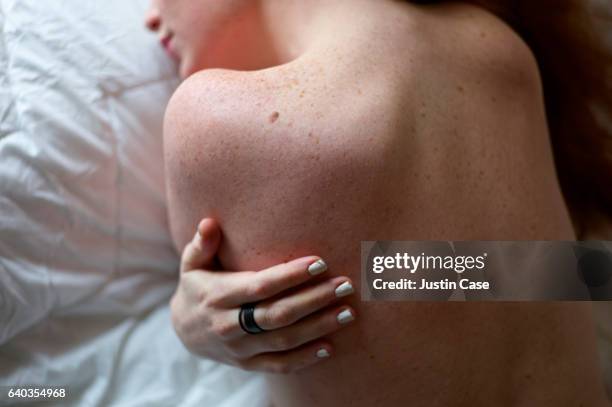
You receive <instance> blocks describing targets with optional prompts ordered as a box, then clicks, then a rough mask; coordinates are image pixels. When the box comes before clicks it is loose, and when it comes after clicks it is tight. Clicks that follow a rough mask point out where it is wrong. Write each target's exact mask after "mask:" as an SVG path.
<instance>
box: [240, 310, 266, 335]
mask: <svg viewBox="0 0 612 407" xmlns="http://www.w3.org/2000/svg"><path fill="white" fill-rule="evenodd" d="M255 305H256V304H255V303H248V304H242V305H241V306H240V313H239V314H238V322H239V323H240V328H242V330H243V331H244V332H246V333H248V334H251V335H255V334H258V333H262V332H264V331H265V329H263V328H262V327H260V326H259V325H257V322H255Z"/></svg>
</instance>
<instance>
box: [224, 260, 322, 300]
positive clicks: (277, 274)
mask: <svg viewBox="0 0 612 407" xmlns="http://www.w3.org/2000/svg"><path fill="white" fill-rule="evenodd" d="M326 270H327V264H325V262H324V261H323V260H322V259H320V258H319V257H316V256H307V257H302V258H299V259H296V260H292V261H290V262H288V263H282V264H278V265H276V266H273V267H270V268H267V269H265V270H261V271H258V272H236V273H231V274H229V275H228V277H227V279H226V281H227V284H225V285H224V287H225V291H222V292H219V296H220V297H222V300H221V301H222V304H223V305H224V306H227V307H235V306H240V305H242V304H245V303H248V302H258V301H261V300H264V299H267V298H270V297H272V296H274V295H276V294H278V293H280V292H282V291H284V290H287V289H289V288H293V287H296V286H298V285H300V284H302V283H304V282H306V281H308V280H310V279H312V278H313V277H314V276H317V275H319V274H321V273H323V272H325V271H326ZM230 279H231V280H232V281H231V284H230Z"/></svg>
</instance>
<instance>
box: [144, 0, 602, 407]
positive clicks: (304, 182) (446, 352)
mask: <svg viewBox="0 0 612 407" xmlns="http://www.w3.org/2000/svg"><path fill="white" fill-rule="evenodd" d="M480 3H482V4H480V7H476V6H474V5H468V4H462V3H445V2H441V3H439V4H438V3H436V4H431V5H422V4H420V5H416V4H412V3H409V2H399V1H391V0H380V1H373V0H339V1H334V2H329V1H324V0H311V1H303V0H302V1H298V0H268V1H252V0H228V1H206V0H201V1H186V0H183V1H177V0H174V1H164V0H156V1H154V7H153V9H152V10H153V11H152V12H151V14H150V16H149V18H148V25H149V27H150V28H152V29H157V30H159V31H160V35H161V41H162V43H163V44H164V46H165V47H166V48H167V49H168V51H169V53H170V54H171V55H174V56H175V57H177V59H178V60H179V61H180V72H181V74H182V75H183V76H184V77H187V76H189V79H188V80H186V81H185V82H184V83H183V85H182V86H181V87H180V89H179V90H177V92H176V93H175V95H174V97H173V99H172V101H171V102H170V105H169V106H168V110H167V114H166V122H165V151H166V158H167V162H166V168H167V181H168V199H169V210H170V219H171V227H172V232H173V236H174V239H175V243H176V245H177V247H178V248H179V249H182V248H183V247H185V250H184V253H183V265H182V272H181V280H180V284H179V288H178V290H177V293H176V294H175V296H174V297H173V300H172V309H173V319H174V324H175V327H176V329H177V332H178V334H179V336H180V337H181V338H182V340H183V342H184V343H185V345H186V346H187V347H188V348H190V349H191V350H192V351H193V352H195V353H198V354H201V355H205V356H208V357H212V358H214V359H217V360H220V361H224V362H227V363H233V364H236V365H238V366H242V367H244V368H247V369H254V370H264V371H270V372H287V373H291V374H287V375H270V376H269V383H270V389H271V391H270V393H271V397H272V399H273V402H274V403H275V405H278V406H284V405H290V406H302V405H304V406H310V405H313V404H314V405H330V406H332V405H333V406H336V405H345V404H346V405H349V404H350V405H357V406H361V405H363V406H371V405H389V406H395V405H410V404H411V403H412V404H413V405H463V404H465V405H487V406H489V405H517V404H518V405H521V404H524V405H589V406H603V405H606V401H605V394H604V391H603V386H602V383H601V379H600V373H599V371H598V368H597V361H596V356H595V343H594V335H593V327H592V321H591V320H590V317H589V315H590V313H589V308H588V305H584V304H571V303H542V304H498V303H496V304H493V303H465V304H463V303H461V304H460V303H452V304H449V303H409V302H406V303H367V304H364V303H360V302H359V301H357V300H356V299H354V298H352V297H351V296H349V297H344V296H345V295H346V294H350V293H351V291H352V289H353V286H354V287H355V289H358V288H359V281H358V278H356V273H357V272H358V270H359V242H360V241H361V240H428V239H431V240H470V239H481V240H485V239H496V240H505V239H508V240H517V239H528V240H536V239H542V240H545V239H574V238H575V237H576V231H575V230H574V228H573V227H572V223H571V220H570V216H569V213H568V210H567V207H566V202H565V201H564V199H563V196H562V193H561V189H560V187H559V183H558V180H557V177H556V173H555V167H554V163H553V155H552V151H551V147H550V143H549V139H548V128H547V122H546V115H545V109H544V103H543V97H542V96H543V95H542V92H541V82H540V76H539V72H538V66H537V65H536V61H535V60H534V58H533V54H532V53H531V50H530V49H529V48H528V47H527V45H526V44H525V42H524V41H523V40H522V39H521V37H519V36H518V35H517V34H516V33H515V31H513V30H512V29H510V28H509V26H508V25H506V24H504V23H503V22H502V20H501V19H500V18H504V19H507V21H509V22H514V21H515V20H514V18H517V20H516V24H522V23H524V24H527V25H530V24H532V23H533V22H531V21H529V18H527V17H529V16H530V14H523V13H526V11H528V10H509V9H508V8H507V7H504V5H505V2H501V1H500V2H493V1H491V2H485V1H482V2H480ZM508 3H510V2H508ZM513 3H515V2H513ZM526 4H527V2H526ZM570 4H575V7H577V8H579V6H578V3H570ZM525 7H526V8H528V7H529V6H525ZM554 8H555V7H554V6H551V9H554ZM487 10H490V11H487ZM512 11H515V12H516V13H517V14H516V15H514V14H513V13H511V12H512ZM547 12H548V11H547ZM538 15H544V14H538ZM531 18H532V17H531ZM556 18H561V16H557V17H556ZM553 20H554V19H553ZM536 22H537V21H536ZM532 26H533V25H532ZM517 27H519V26H518V25H517ZM553 28H554V27H553ZM517 29H518V28H517ZM551 29H552V28H551ZM537 34H539V31H536V30H534V31H533V32H530V33H527V34H525V35H526V36H532V35H533V36H536V35H537ZM540 37H541V38H540ZM540 37H535V38H534V39H533V41H534V43H535V44H538V41H539V40H541V41H544V40H546V39H547V38H546V36H544V35H543V34H542V35H541V36H540ZM543 43H544V42H543ZM543 43H542V44H543ZM545 51H546V49H545ZM207 68H224V69H207ZM553 68H556V65H553ZM192 74H193V75H192ZM190 75H191V76H190ZM545 78H546V76H545ZM582 83H583V84H584V83H586V82H582ZM554 89H559V88H554ZM568 89H571V87H568ZM570 95H573V93H572V92H570ZM553 106H556V109H558V110H556V111H555V112H562V113H563V114H565V113H566V111H565V110H563V105H553ZM555 117H556V116H555ZM562 117H565V116H562ZM555 129H556V127H555V126H553V130H555ZM553 134H554V133H553ZM554 135H555V136H556V134H554ZM563 140H564V139H560V140H559V142H558V143H557V144H555V145H556V146H557V148H556V150H558V151H560V152H559V153H558V156H557V157H561V158H560V159H559V158H558V159H557V160H558V161H559V162H560V165H564V166H565V167H564V168H573V167H572V164H571V163H572V162H567V161H564V160H565V159H567V158H568V156H567V151H569V150H566V149H564V148H563V147H562V143H563ZM565 140H567V139H565ZM559 143H561V144H559ZM564 151H565V152H566V153H565V154H566V155H565V156H564V155H563V154H564V153H563V152H564ZM563 157H565V158H563ZM602 162H603V161H602ZM605 168H606V171H608V172H607V173H608V174H609V171H610V167H605ZM581 169H582V168H581ZM572 171H573V170H568V171H566V172H565V175H564V176H562V178H561V179H562V180H563V181H564V182H569V181H570V180H572V174H576V173H575V172H572ZM560 174H561V175H563V173H562V172H561V171H560ZM568 174H569V175H568ZM567 185H569V184H564V187H565V192H566V197H567V199H568V201H569V202H570V203H572V209H573V212H572V214H573V215H574V216H575V218H574V219H575V221H577V222H578V221H579V220H580V219H582V218H581V217H580V216H579V215H581V214H583V212H580V209H582V208H579V209H576V206H575V205H574V202H578V203H583V202H587V201H589V202H598V201H597V200H595V199H593V200H591V199H589V200H587V199H584V198H583V199H578V200H572V199H570V198H571V197H572V196H574V195H572V193H573V190H571V189H570V188H569V187H568V186H567ZM595 198H598V199H600V198H601V199H604V198H605V197H604V196H603V195H602V196H596V197H595ZM601 199H600V201H599V202H602V203H603V202H604V201H602V200H601ZM607 202H609V201H607ZM589 205H591V203H589ZM592 207H593V206H592V205H591V206H590V207H589V208H592ZM601 207H603V208H609V206H605V205H601ZM588 213H595V212H594V211H593V210H592V209H589V212H588ZM203 217H210V218H214V219H215V220H216V222H218V223H219V224H220V226H221V228H222V229H223V241H222V242H221V243H220V232H219V230H218V227H217V226H216V222H215V221H213V220H205V221H202V222H201V223H200V224H199V228H198V231H199V232H198V233H196V236H195V237H193V238H191V236H192V232H191V231H190V230H191V229H192V225H194V224H196V223H197V222H198V220H199V219H201V218H203ZM587 218H588V217H587ZM588 219H590V218H588ZM587 224H588V223H587ZM597 224H598V225H599V224H601V222H598V223H597ZM579 232H581V230H579ZM190 241H191V242H190ZM189 242H190V243H189ZM217 249H218V250H217ZM313 253H317V254H318V255H321V257H322V258H324V259H325V261H324V262H321V261H319V258H318V257H315V256H310V255H311V254H313ZM300 256H306V257H300ZM293 258H298V259H297V260H293V261H290V262H288V263H285V264H280V265H279V263H281V262H284V261H288V260H290V259H293ZM327 265H329V268H330V269H329V271H326V268H327ZM215 269H223V270H263V271H259V272H250V271H249V272H234V273H221V272H219V271H211V270H215ZM205 270H209V271H205ZM321 273H323V274H321ZM339 273H346V277H344V276H340V275H339ZM326 274H328V275H331V276H330V278H329V279H325V278H324V276H326ZM341 287H344V288H341ZM339 298H342V300H339ZM344 299H346V304H347V305H338V304H340V303H342V304H344ZM252 303H257V306H256V307H254V309H253V307H252V306H250V305H248V304H252ZM245 304H246V305H245ZM241 309H242V312H241ZM250 312H254V315H252V314H250ZM355 318H357V320H356V321H355V322H356V323H353V324H351V323H349V322H351V321H353V320H354V319H355ZM258 328H262V329H264V330H265V332H259V333H258V334H257V335H249V334H247V333H246V332H245V331H250V332H251V333H257V332H258V331H259V329H258ZM334 331H337V332H335V333H334V335H332V336H328V334H329V333H331V332H334ZM330 356H331V357H330ZM325 359H328V362H326V363H317V361H319V360H325ZM305 366H309V368H308V369H302V368H303V367H305Z"/></svg>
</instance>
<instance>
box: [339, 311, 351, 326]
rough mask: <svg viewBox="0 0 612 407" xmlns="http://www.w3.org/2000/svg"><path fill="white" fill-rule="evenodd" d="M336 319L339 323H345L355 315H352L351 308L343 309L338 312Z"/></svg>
mask: <svg viewBox="0 0 612 407" xmlns="http://www.w3.org/2000/svg"><path fill="white" fill-rule="evenodd" d="M336 319H337V320H338V322H339V323H341V324H346V323H348V322H351V321H352V320H354V319H355V317H354V316H353V313H352V312H351V310H349V309H345V310H344V311H342V312H340V313H339V314H338V316H337V317H336Z"/></svg>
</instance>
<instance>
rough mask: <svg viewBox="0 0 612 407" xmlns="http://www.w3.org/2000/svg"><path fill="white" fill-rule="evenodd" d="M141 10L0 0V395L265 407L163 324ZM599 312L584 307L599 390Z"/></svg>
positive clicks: (137, 3)
mask: <svg viewBox="0 0 612 407" xmlns="http://www.w3.org/2000/svg"><path fill="white" fill-rule="evenodd" d="M147 3H148V0H130V1H126V0H107V1H96V0H80V1H66V0H55V1H40V0H0V72H1V73H0V389H7V387H2V386H9V387H10V386H17V385H39V386H40V385H42V384H45V385H55V386H65V387H66V388H67V390H68V394H69V397H68V399H67V400H63V401H56V402H53V401H49V402H48V404H51V405H53V404H55V403H56V404H59V405H79V406H109V405H112V406H192V405H193V406H195V405H198V406H219V407H233V406H254V407H257V406H264V405H267V398H266V392H265V383H264V379H263V377H262V376H261V375H259V374H256V373H249V372H243V371H240V370H237V369H235V368H232V367H229V366H225V365H221V364H218V363H215V362H212V361H208V360H204V359H199V358H196V357H194V356H192V355H190V354H189V353H188V352H187V351H186V350H185V349H184V348H183V347H182V345H181V343H180V341H179V340H178V338H177V337H176V335H175V334H174V332H173V330H172V328H171V324H170V320H169V309H168V300H169V298H170V296H171V295H172V293H173V291H174V288H175V286H176V280H177V267H178V266H177V262H178V259H177V255H176V253H175V251H174V250H173V248H172V244H171V239H170V234H169V230H168V225H167V219H166V208H165V195H164V184H163V179H164V176H163V166H162V165H160V163H161V160H162V143H161V124H162V116H163V111H164V107H165V104H166V102H167V100H168V98H169V97H170V95H171V93H172V92H173V90H174V89H175V87H176V86H177V84H178V79H177V77H176V73H175V72H176V67H175V66H174V65H173V63H172V62H171V61H170V60H169V59H168V58H167V57H166V56H165V55H164V53H163V51H162V50H161V48H160V47H159V45H158V44H157V40H156V38H155V36H154V35H152V34H149V33H147V32H146V31H145V30H144V28H143V23H142V16H143V15H144V10H145V8H146V6H147ZM610 311H611V307H610V305H609V304H602V305H600V306H598V309H597V310H596V315H597V316H598V319H599V321H600V324H599V333H600V345H601V346H600V349H601V360H602V364H603V366H604V369H605V371H606V376H607V380H608V383H612V368H611V365H612V363H610V362H612V317H611V312H610ZM609 387H610V388H611V389H612V385H609ZM611 393H612V391H611ZM13 402H14V400H12V401H9V400H7V399H6V398H5V397H4V398H3V395H0V404H7V405H8V404H11V403H13Z"/></svg>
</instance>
